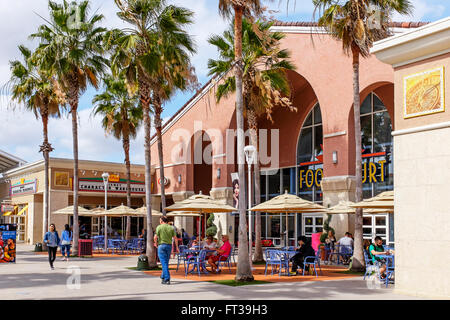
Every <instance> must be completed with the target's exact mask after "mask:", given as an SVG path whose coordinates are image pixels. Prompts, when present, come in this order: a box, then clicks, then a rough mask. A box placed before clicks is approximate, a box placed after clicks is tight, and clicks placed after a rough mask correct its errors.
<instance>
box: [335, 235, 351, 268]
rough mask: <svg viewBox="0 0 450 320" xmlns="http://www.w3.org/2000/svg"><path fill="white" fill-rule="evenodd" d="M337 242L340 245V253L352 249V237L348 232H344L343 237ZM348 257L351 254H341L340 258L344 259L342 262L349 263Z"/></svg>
mask: <svg viewBox="0 0 450 320" xmlns="http://www.w3.org/2000/svg"><path fill="white" fill-rule="evenodd" d="M337 243H338V244H339V246H340V248H339V252H340V253H347V252H348V253H350V252H352V251H353V239H352V237H351V235H350V233H349V232H346V233H345V237H342V238H340V239H339V241H338V242H337ZM343 247H346V248H345V249H344V248H343ZM350 257H351V254H348V255H345V254H344V255H342V259H343V260H344V261H343V263H344V264H347V263H349V260H350Z"/></svg>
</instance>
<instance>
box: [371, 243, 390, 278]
mask: <svg viewBox="0 0 450 320" xmlns="http://www.w3.org/2000/svg"><path fill="white" fill-rule="evenodd" d="M369 253H370V258H372V263H373V264H374V265H376V264H379V265H380V275H381V278H385V277H386V260H385V259H383V258H381V257H378V256H379V255H388V254H394V250H385V249H384V247H383V239H381V237H380V236H376V237H375V243H372V244H371V245H370V246H369Z"/></svg>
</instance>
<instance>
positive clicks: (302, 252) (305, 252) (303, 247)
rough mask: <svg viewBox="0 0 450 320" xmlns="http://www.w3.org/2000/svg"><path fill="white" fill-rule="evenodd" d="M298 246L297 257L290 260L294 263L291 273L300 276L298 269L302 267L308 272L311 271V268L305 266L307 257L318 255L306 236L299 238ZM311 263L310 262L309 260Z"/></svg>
mask: <svg viewBox="0 0 450 320" xmlns="http://www.w3.org/2000/svg"><path fill="white" fill-rule="evenodd" d="M298 245H299V247H298V248H297V250H296V251H297V252H296V253H295V255H294V256H293V257H292V258H291V259H290V260H291V261H292V269H291V273H295V274H296V275H297V274H298V271H297V268H298V267H300V269H302V270H303V269H305V271H306V272H308V271H309V266H306V267H305V265H304V262H305V258H306V257H314V256H315V255H316V252H315V251H314V249H313V247H311V243H310V242H309V241H308V240H307V239H306V237H305V236H300V237H299V238H298ZM308 261H309V260H308Z"/></svg>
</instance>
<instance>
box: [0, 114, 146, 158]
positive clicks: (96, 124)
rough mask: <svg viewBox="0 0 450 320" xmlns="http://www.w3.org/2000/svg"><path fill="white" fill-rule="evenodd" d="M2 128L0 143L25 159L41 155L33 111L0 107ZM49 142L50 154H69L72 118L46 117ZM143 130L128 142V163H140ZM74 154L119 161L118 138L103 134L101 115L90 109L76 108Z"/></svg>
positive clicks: (38, 124)
mask: <svg viewBox="0 0 450 320" xmlns="http://www.w3.org/2000/svg"><path fill="white" fill-rule="evenodd" d="M0 113H1V123H2V128H1V129H0V130H1V135H0V146H1V148H2V149H4V150H5V151H7V152H9V153H12V154H14V155H16V156H18V157H20V158H22V159H24V160H27V161H28V162H32V161H36V160H40V159H42V154H40V153H39V146H40V145H41V144H42V123H41V120H40V119H39V120H37V119H36V118H35V116H34V114H33V113H30V112H28V111H25V110H23V109H21V108H16V109H15V110H12V109H7V108H5V107H2V108H0ZM48 132H49V142H50V143H51V144H52V146H53V148H54V149H55V150H54V151H53V152H52V153H51V157H57V158H72V157H73V152H72V150H73V142H72V141H73V140H72V118H71V117H70V116H69V117H68V116H67V115H64V116H63V117H62V118H61V119H53V118H52V119H50V121H49V127H48ZM143 146H144V132H143V128H141V129H140V131H139V133H138V135H137V137H136V140H133V141H132V142H131V147H130V158H131V161H132V163H141V164H142V163H144V160H145V159H144V157H143V154H144V153H143ZM78 157H79V159H85V160H99V161H114V162H123V161H124V158H125V157H124V154H123V148H122V142H121V141H119V140H117V139H115V138H114V137H113V136H106V135H105V132H104V130H103V128H102V127H101V117H100V116H95V117H93V116H91V110H90V109H85V110H81V111H80V112H79V123H78Z"/></svg>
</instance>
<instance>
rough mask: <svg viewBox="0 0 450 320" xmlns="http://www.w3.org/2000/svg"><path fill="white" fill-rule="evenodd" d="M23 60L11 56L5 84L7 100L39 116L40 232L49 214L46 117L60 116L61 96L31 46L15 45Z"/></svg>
mask: <svg viewBox="0 0 450 320" xmlns="http://www.w3.org/2000/svg"><path fill="white" fill-rule="evenodd" d="M19 50H20V52H21V54H22V58H23V63H22V62H20V61H18V60H14V61H11V62H10V69H11V79H10V81H9V83H8V84H7V85H8V88H9V89H10V91H11V100H12V101H15V102H18V103H21V104H23V105H24V106H25V108H26V109H27V110H29V111H33V112H34V114H35V116H36V118H38V117H39V116H40V117H41V120H42V127H43V136H44V142H43V144H42V146H40V152H42V153H43V156H44V183H45V190H44V223H43V225H44V228H43V234H45V233H46V232H47V231H48V224H49V223H48V221H49V219H48V216H49V205H48V203H49V202H48V200H49V153H50V152H52V151H53V148H52V146H51V144H50V143H49V142H48V119H49V117H51V116H55V117H59V116H60V106H61V105H64V104H65V96H64V94H63V92H62V91H61V90H60V87H59V85H58V83H57V81H56V80H55V79H54V78H53V77H51V75H50V74H49V73H48V72H46V71H44V70H41V69H40V68H39V67H40V66H39V65H38V64H37V63H36V60H35V59H33V54H32V52H31V50H29V49H28V48H26V47H25V46H19Z"/></svg>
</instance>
